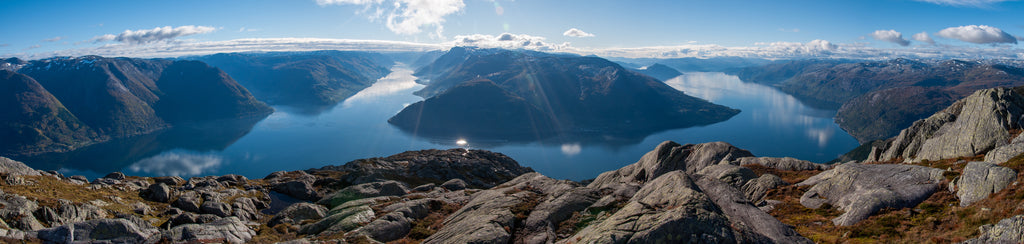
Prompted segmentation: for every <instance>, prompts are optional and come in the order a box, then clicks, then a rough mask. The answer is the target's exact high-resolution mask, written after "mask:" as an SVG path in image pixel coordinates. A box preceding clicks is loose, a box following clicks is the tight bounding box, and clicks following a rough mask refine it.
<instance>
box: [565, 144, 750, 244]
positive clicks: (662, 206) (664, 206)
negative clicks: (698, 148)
mask: <svg viewBox="0 0 1024 244" xmlns="http://www.w3.org/2000/svg"><path fill="white" fill-rule="evenodd" d="M659 147H660V146H659ZM648 155H649V154H648ZM645 157H646V156H645ZM627 167H628V166H627ZM738 234H739V233H736V232H734V231H733V229H732V228H731V227H730V223H729V219H728V218H727V217H726V216H725V215H724V214H723V213H722V212H721V210H720V209H719V208H718V207H717V206H715V204H714V203H713V202H712V200H711V199H710V198H709V197H708V196H707V195H705V194H704V193H703V192H701V191H700V190H699V189H698V187H697V185H696V184H695V183H694V182H693V180H691V179H690V177H688V176H687V174H686V173H685V172H683V171H681V170H679V171H669V172H666V173H663V174H661V175H660V176H659V177H657V178H655V179H652V180H651V181H650V182H648V183H647V184H645V185H644V187H643V188H641V189H640V191H638V192H637V193H636V195H634V196H633V198H632V199H630V200H629V202H628V203H626V205H625V206H623V207H622V209H619V210H618V211H616V212H615V213H614V214H612V215H611V216H609V217H608V218H607V219H604V220H603V221H600V222H599V223H595V224H591V225H590V226H587V227H585V228H584V229H583V230H580V231H579V232H578V233H576V234H575V235H574V236H572V237H569V238H567V239H565V240H563V241H562V242H563V243H566V242H568V241H572V242H573V243H736V242H739V240H740V239H739V238H738V237H737V235H738Z"/></svg>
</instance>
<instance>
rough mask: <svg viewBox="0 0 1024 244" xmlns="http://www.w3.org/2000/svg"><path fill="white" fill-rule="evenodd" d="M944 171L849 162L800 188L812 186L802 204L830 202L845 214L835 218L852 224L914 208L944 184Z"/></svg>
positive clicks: (844, 224) (814, 205) (838, 222)
mask: <svg viewBox="0 0 1024 244" xmlns="http://www.w3.org/2000/svg"><path fill="white" fill-rule="evenodd" d="M942 173H943V170H940V169H935V168H928V167H922V166H914V165H898V164H858V163H847V164H842V165H839V166H836V167H835V168H832V169H830V170H827V171H824V172H822V173H820V174H818V175H815V176H812V177H811V178H808V179H807V180H805V181H803V182H800V183H799V184H798V185H812V187H811V188H810V189H808V190H807V192H805V193H804V195H803V196H801V197H800V204H802V205H804V206H805V207H808V208H815V209H816V208H820V207H821V206H822V205H823V204H825V203H828V204H831V205H832V206H836V207H838V208H839V209H840V210H842V211H844V213H843V214H842V215H840V216H839V217H836V218H834V219H832V223H834V224H836V225H839V226H849V225H853V224H855V223H857V222H860V221H861V220H864V219H866V218H868V217H869V216H871V215H872V214H874V213H876V212H878V210H881V209H883V208H887V207H892V208H902V207H909V206H915V205H917V204H918V203H920V202H921V201H924V200H925V199H927V198H928V197H929V196H931V194H932V193H934V192H935V191H936V190H937V189H938V187H939V182H940V181H942V179H943V177H942Z"/></svg>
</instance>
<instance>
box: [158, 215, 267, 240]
mask: <svg viewBox="0 0 1024 244" xmlns="http://www.w3.org/2000/svg"><path fill="white" fill-rule="evenodd" d="M253 236H256V231H254V230H252V229H250V228H249V227H248V226H246V225H245V222H242V221H241V220H239V219H238V218H236V217H227V218H222V219H219V220H217V221H213V222H210V223H206V224H186V225H181V226H177V227H174V228H171V229H170V230H167V231H164V232H163V233H161V237H162V239H164V240H167V241H170V242H173V243H182V242H188V243H210V242H218V243H223V242H226V243H246V242H248V241H250V240H252V238H253Z"/></svg>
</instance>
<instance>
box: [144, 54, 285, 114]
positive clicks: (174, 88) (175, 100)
mask: <svg viewBox="0 0 1024 244" xmlns="http://www.w3.org/2000/svg"><path fill="white" fill-rule="evenodd" d="M156 85H157V86H158V87H159V88H160V90H159V93H160V97H161V99H160V100H159V101H156V102H154V103H153V109H155V110H156V111H157V115H159V116H160V117H161V118H163V119H164V120H166V121H168V122H170V123H180V122H188V121H203V120H214V119H231V118H241V117H250V116H260V115H266V114H269V113H270V112H271V111H273V109H271V108H270V107H268V106H266V105H265V104H263V102H260V101H257V100H256V98H254V97H253V96H252V94H249V91H248V90H246V89H245V87H242V85H239V84H238V83H237V82H235V81H234V80H233V79H231V77H229V76H228V75H227V74H225V73H224V72H223V71H221V70H220V69H217V68H213V67H210V66H209V65H206V64H205V63H202V62H198V61H178V62H174V63H172V64H171V65H170V66H167V68H166V69H165V70H164V72H163V74H162V75H161V76H160V78H159V79H158V80H157V81H156Z"/></svg>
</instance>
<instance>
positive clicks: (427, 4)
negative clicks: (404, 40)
mask: <svg viewBox="0 0 1024 244" xmlns="http://www.w3.org/2000/svg"><path fill="white" fill-rule="evenodd" d="M316 2H317V4H320V5H333V4H353V5H364V6H365V7H366V9H364V10H363V11H362V12H368V11H367V10H369V9H370V8H374V9H376V10H375V11H374V14H371V15H370V16H369V18H370V19H371V20H376V19H379V18H381V17H383V15H384V13H385V12H387V16H386V18H385V19H386V21H385V25H386V26H387V27H388V29H389V30H391V32H394V33H396V34H401V35H413V34H419V33H420V32H423V29H422V28H423V27H427V26H433V27H434V33H432V35H433V36H435V37H438V38H443V37H444V36H443V34H442V33H443V32H444V25H443V24H444V22H445V16H448V15H450V14H454V13H457V12H459V11H462V9H463V8H465V7H466V4H465V3H464V2H463V1H462V0H317V1H316Z"/></svg>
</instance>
